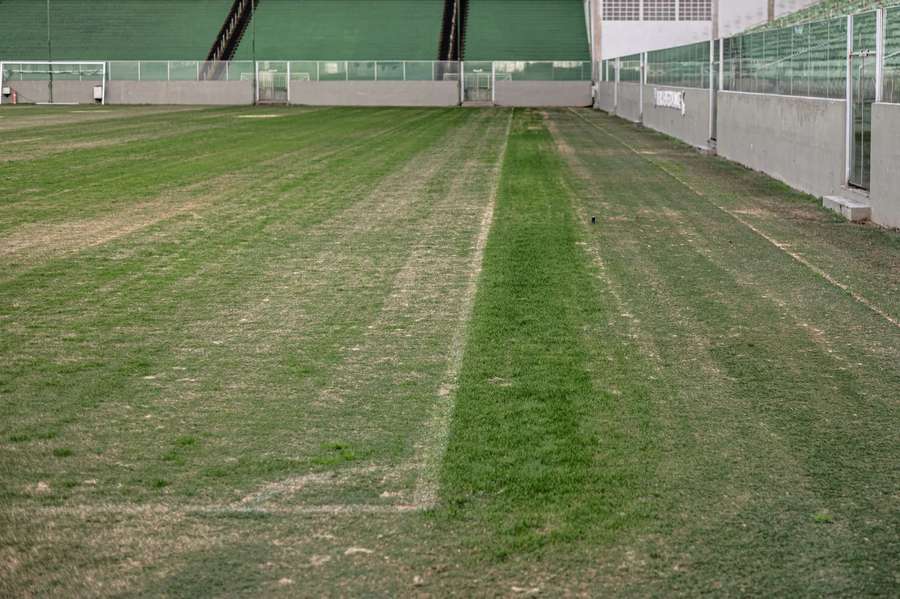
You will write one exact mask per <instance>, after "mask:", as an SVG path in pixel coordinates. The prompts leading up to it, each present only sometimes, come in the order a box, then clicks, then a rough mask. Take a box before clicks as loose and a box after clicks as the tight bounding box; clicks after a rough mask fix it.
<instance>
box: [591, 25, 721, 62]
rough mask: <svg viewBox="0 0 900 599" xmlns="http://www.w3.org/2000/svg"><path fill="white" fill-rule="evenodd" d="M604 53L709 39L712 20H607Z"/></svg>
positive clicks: (626, 52)
mask: <svg viewBox="0 0 900 599" xmlns="http://www.w3.org/2000/svg"><path fill="white" fill-rule="evenodd" d="M602 31H603V33H602V34H601V38H600V52H601V56H602V57H603V58H604V59H605V58H616V57H619V56H627V55H629V54H637V53H638V52H646V51H648V50H661V49H663V48H672V47H674V46H683V45H685V44H692V43H694V42H701V41H703V40H709V38H710V37H711V36H712V23H711V22H710V21H604V22H603V25H602Z"/></svg>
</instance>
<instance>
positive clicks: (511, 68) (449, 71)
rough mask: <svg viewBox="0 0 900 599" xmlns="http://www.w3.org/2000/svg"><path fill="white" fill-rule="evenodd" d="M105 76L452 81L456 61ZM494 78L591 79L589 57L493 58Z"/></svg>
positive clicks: (239, 66) (140, 65)
mask: <svg viewBox="0 0 900 599" xmlns="http://www.w3.org/2000/svg"><path fill="white" fill-rule="evenodd" d="M107 64H108V69H107V72H108V79H109V81H248V80H253V78H254V77H255V75H256V73H257V70H256V65H257V64H258V66H259V71H258V72H260V73H264V72H267V73H280V74H284V75H286V76H287V78H288V79H289V80H291V81H456V80H458V79H459V65H460V63H458V62H456V61H437V60H435V61H428V60H266V61H258V62H257V63H254V62H252V61H230V62H206V61H198V60H169V61H154V60H141V61H111V62H109V63H107ZM487 64H493V72H494V78H495V79H496V80H506V81H591V80H592V78H593V74H594V73H593V65H592V63H591V62H590V61H560V60H553V61H551V60H547V61H542V60H528V61H494V62H493V63H491V62H487Z"/></svg>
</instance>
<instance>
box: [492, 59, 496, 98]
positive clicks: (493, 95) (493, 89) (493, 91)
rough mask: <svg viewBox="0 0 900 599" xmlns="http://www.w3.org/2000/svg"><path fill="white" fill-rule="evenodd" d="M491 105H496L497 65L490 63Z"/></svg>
mask: <svg viewBox="0 0 900 599" xmlns="http://www.w3.org/2000/svg"><path fill="white" fill-rule="evenodd" d="M491 104H493V105H496V104H497V63H496V62H493V61H491Z"/></svg>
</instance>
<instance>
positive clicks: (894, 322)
mask: <svg viewBox="0 0 900 599" xmlns="http://www.w3.org/2000/svg"><path fill="white" fill-rule="evenodd" d="M569 111H570V112H571V113H572V114H574V115H575V116H577V117H578V118H579V119H581V120H582V121H584V122H585V123H587V124H588V125H590V126H591V127H593V128H595V129H597V130H598V131H600V132H601V133H603V134H604V135H607V136H609V137H611V138H613V139H614V140H616V141H617V142H619V143H620V144H622V145H623V146H625V147H626V148H628V149H629V150H630V151H631V152H633V153H634V154H636V155H637V156H640V157H641V159H643V160H645V161H647V162H649V163H650V164H652V165H653V166H655V167H656V168H658V169H659V170H661V171H662V172H664V173H666V174H667V175H669V176H670V177H671V178H673V179H675V180H676V181H678V182H679V183H681V184H682V185H683V186H684V187H686V188H688V189H689V190H690V191H691V192H693V193H694V194H695V195H696V196H698V197H700V198H702V199H703V200H705V201H707V202H708V203H709V204H711V205H712V206H714V207H715V208H718V209H719V210H721V211H722V212H724V213H725V214H727V215H728V216H730V217H732V218H733V219H734V220H736V221H738V222H739V223H741V224H742V225H744V226H745V227H747V228H748V229H750V230H751V231H752V232H753V233H755V234H756V235H758V236H759V237H761V238H762V239H764V240H766V241H768V242H769V243H770V244H772V245H773V246H774V247H776V248H777V249H779V250H781V251H782V252H784V253H785V254H787V255H788V256H790V257H791V258H792V259H793V260H795V261H796V262H797V263H799V264H801V265H803V266H805V267H806V268H807V269H809V270H810V271H812V272H813V273H815V274H816V275H818V276H819V277H820V278H822V279H824V280H825V281H826V282H828V283H829V284H831V285H832V286H834V287H836V288H838V289H840V290H841V291H843V292H845V293H847V294H848V295H849V296H850V297H851V298H853V299H854V300H855V301H856V302H857V303H859V304H861V305H863V306H865V307H866V308H868V309H869V310H871V311H872V312H874V313H875V314H877V315H878V316H880V317H882V318H883V319H885V320H886V321H888V322H889V323H891V324H892V325H894V326H895V327H897V328H900V320H897V319H896V318H894V317H893V316H891V315H890V314H888V313H887V312H886V311H885V310H884V309H882V308H880V307H879V306H878V305H877V304H875V303H874V302H872V301H871V300H869V299H867V298H866V297H864V296H862V295H860V294H859V293H857V292H856V291H853V289H851V288H850V286H849V285H847V284H846V283H842V282H840V281H838V280H837V279H835V278H834V277H833V276H831V275H830V274H828V273H827V272H825V271H824V270H822V269H821V268H820V267H818V266H816V265H815V264H813V263H812V262H810V261H809V260H807V259H806V258H804V257H803V256H801V255H800V254H798V253H796V252H793V251H791V250H789V249H788V246H787V244H785V243H783V242H780V241H778V240H777V239H775V238H774V237H771V236H769V235H767V234H766V233H763V232H762V231H761V230H760V229H758V228H757V227H755V226H753V225H752V224H750V223H749V222H747V221H746V220H744V219H743V218H741V217H740V215H738V214H735V213H734V212H732V211H731V210H728V209H727V208H723V207H722V206H720V205H718V204H717V203H715V202H713V201H712V200H711V199H709V197H707V196H706V194H704V193H703V192H702V191H701V190H699V189H697V188H696V187H694V186H693V185H691V184H690V183H689V182H688V181H685V180H684V179H682V178H681V177H679V176H678V174H677V173H674V172H672V171H671V170H669V169H667V168H666V167H665V166H664V165H662V164H659V163H658V162H656V161H655V160H652V159H651V158H649V157H648V155H647V154H645V153H643V152H641V151H639V150H637V149H635V148H634V147H632V146H631V145H630V144H628V142H626V141H624V140H623V139H621V138H620V137H618V136H617V135H614V134H613V133H610V132H609V130H608V129H605V128H603V127H601V126H599V125H597V124H596V123H594V122H592V121H590V120H588V119H586V118H584V117H583V116H581V114H579V113H578V112H577V111H576V110H573V109H571V108H570V109H569Z"/></svg>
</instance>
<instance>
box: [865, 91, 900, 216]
mask: <svg viewBox="0 0 900 599" xmlns="http://www.w3.org/2000/svg"><path fill="white" fill-rule="evenodd" d="M871 186H872V189H871V190H870V195H869V204H870V205H871V206H872V220H873V221H875V222H876V223H878V224H881V225H885V226H887V227H898V228H900V104H875V105H874V106H873V107H872V183H871Z"/></svg>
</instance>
